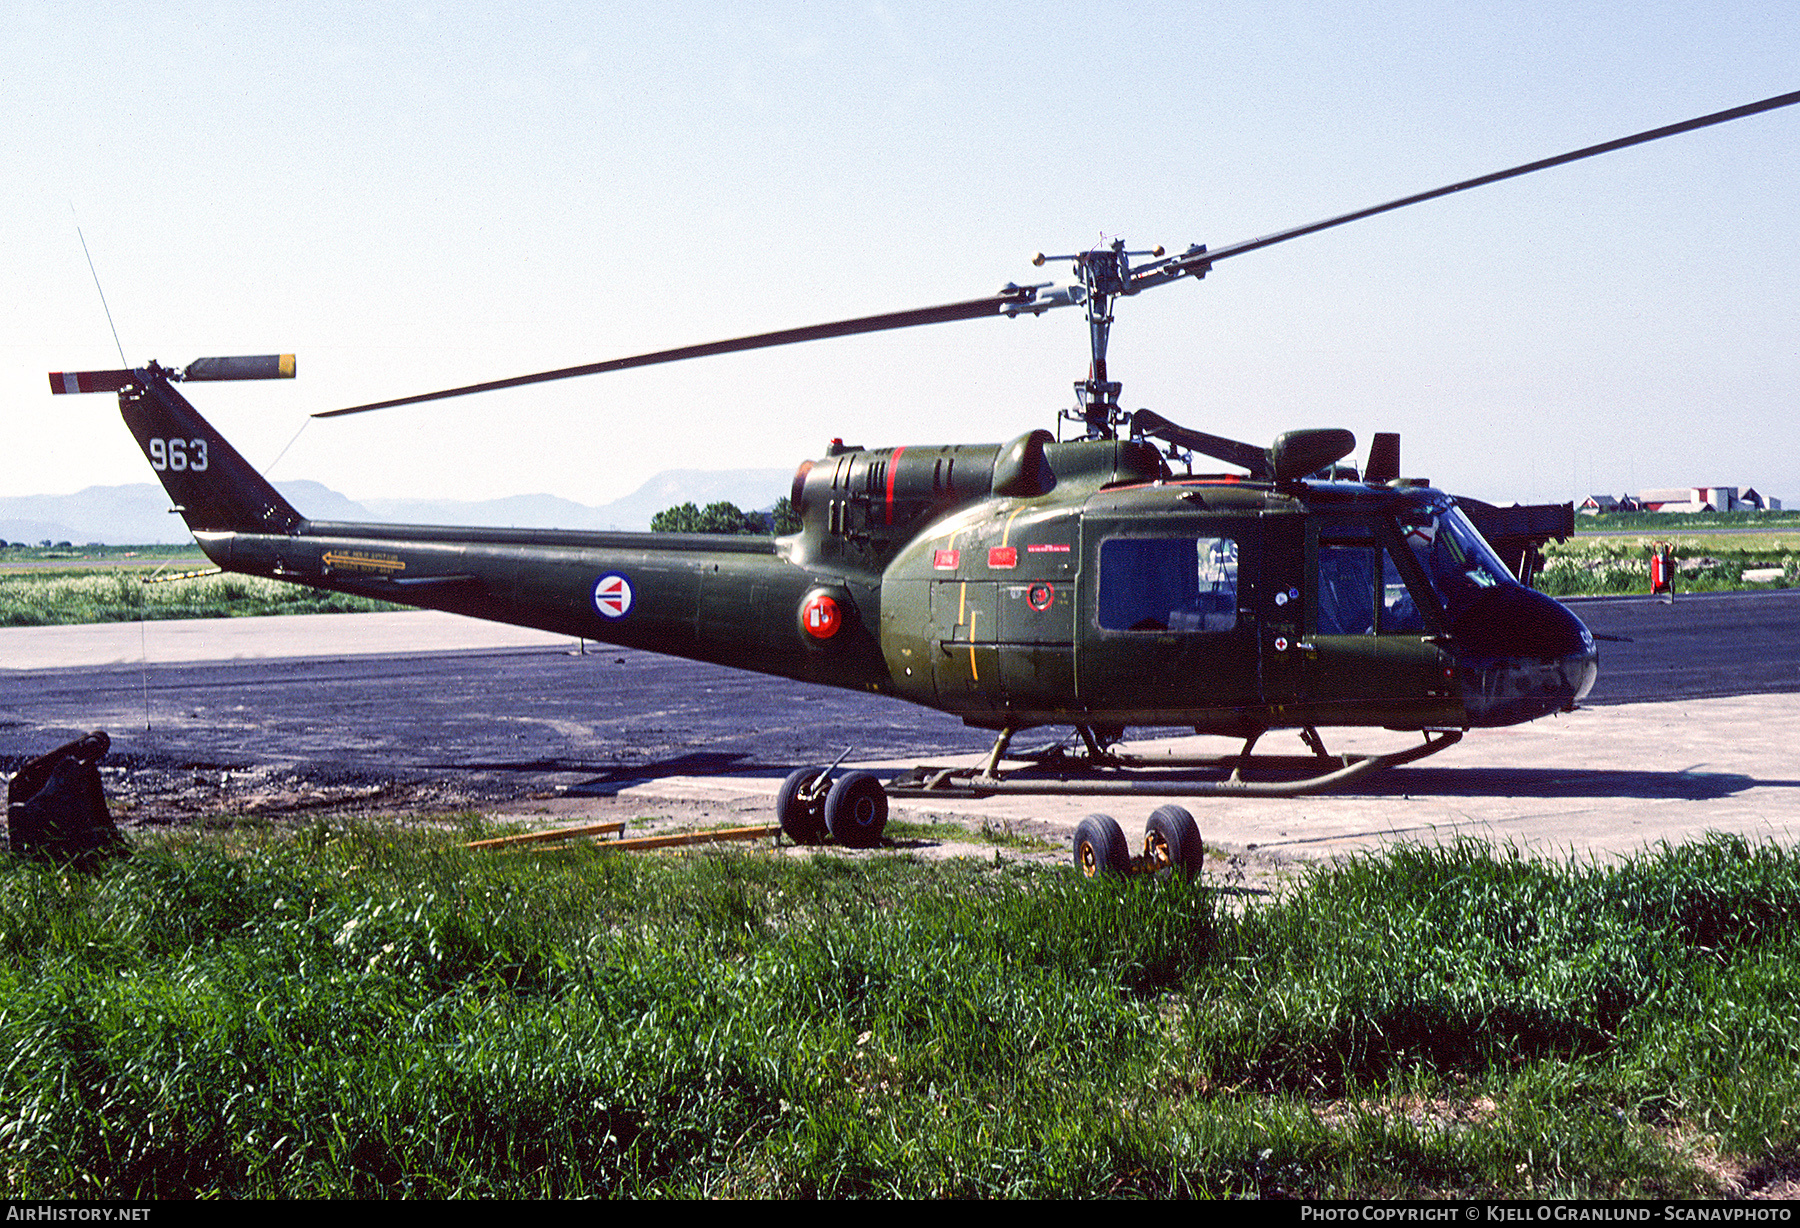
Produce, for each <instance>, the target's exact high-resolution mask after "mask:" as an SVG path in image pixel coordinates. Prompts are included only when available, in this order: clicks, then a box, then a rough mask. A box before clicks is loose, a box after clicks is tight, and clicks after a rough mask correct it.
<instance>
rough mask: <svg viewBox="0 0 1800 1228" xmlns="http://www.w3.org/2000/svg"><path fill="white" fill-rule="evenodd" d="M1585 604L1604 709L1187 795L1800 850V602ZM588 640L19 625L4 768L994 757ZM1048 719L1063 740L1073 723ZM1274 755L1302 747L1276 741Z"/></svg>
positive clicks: (1324, 846)
mask: <svg viewBox="0 0 1800 1228" xmlns="http://www.w3.org/2000/svg"><path fill="white" fill-rule="evenodd" d="M1576 608H1577V611H1578V613H1580V614H1581V616H1582V617H1583V618H1584V619H1585V620H1586V621H1588V623H1589V624H1590V626H1592V627H1593V628H1594V629H1595V631H1596V632H1597V633H1598V634H1601V635H1603V636H1612V637H1613V638H1611V639H1606V640H1603V642H1602V665H1601V670H1602V672H1601V685H1600V687H1599V688H1597V689H1596V692H1595V695H1594V696H1593V697H1592V698H1593V701H1595V704H1594V706H1591V707H1584V708H1583V709H1582V710H1580V711H1578V712H1575V713H1572V714H1569V715H1565V716H1558V717H1552V718H1547V719H1544V720H1540V721H1537V722H1534V723H1531V724H1528V725H1523V726H1516V727H1513V728H1510V729H1500V730H1476V731H1472V732H1471V733H1470V734H1469V735H1468V736H1467V737H1466V738H1465V739H1464V740H1463V742H1462V744H1461V745H1459V746H1456V747H1453V748H1452V749H1450V750H1448V751H1446V752H1444V753H1443V754H1442V755H1440V756H1436V757H1433V758H1431V759H1427V760H1424V761H1422V762H1420V763H1417V764H1414V765H1410V766H1407V767H1403V768H1397V769H1393V770H1390V771H1388V772H1385V773H1380V774H1378V775H1376V776H1374V777H1370V778H1367V779H1365V780H1363V781H1360V782H1357V783H1356V784H1355V785H1354V786H1353V787H1352V788H1350V789H1349V790H1347V791H1344V792H1339V793H1334V794H1330V795H1326V796H1321V797H1309V798H1301V799H1292V800H1261V799H1243V798H1196V799H1193V800H1191V801H1188V802H1186V803H1185V804H1186V805H1187V806H1188V808H1189V809H1190V810H1192V811H1193V813H1194V815H1195V817H1196V819H1197V820H1198V821H1199V823H1200V827H1201V831H1202V834H1203V835H1204V836H1205V838H1206V840H1207V843H1208V845H1209V847H1213V848H1215V849H1222V850H1224V851H1226V852H1228V853H1237V852H1241V853H1244V854H1247V855H1249V856H1252V857H1254V858H1257V859H1270V858H1272V859H1276V860H1284V859H1313V858H1319V857H1328V856H1337V855H1341V854H1345V853H1352V852H1356V851H1361V850H1368V849H1373V848H1377V847H1380V846H1382V845H1385V844H1389V843H1392V842H1395V841H1442V840H1447V839H1455V838H1459V837H1465V836H1467V837H1474V838H1478V839H1482V840H1487V841H1492V842H1497V843H1501V844H1512V845H1516V846H1518V847H1519V848H1521V849H1524V850H1528V851H1530V852H1532V853H1536V854H1547V855H1562V854H1568V853H1575V854H1578V855H1601V856H1604V855H1610V854H1617V853H1624V852H1629V851H1631V850H1633V849H1637V848H1641V847H1643V846H1644V845H1646V844H1655V843H1658V842H1662V841H1667V842H1670V843H1681V842H1684V841H1688V840H1692V839H1696V838H1699V837H1700V836H1702V835H1703V834H1705V833H1707V832H1714V831H1717V832H1730V833H1734V834H1737V835H1741V836H1744V837H1746V838H1750V839H1756V840H1762V839H1771V840H1777V841H1781V842H1783V843H1788V842H1791V841H1793V840H1794V839H1795V837H1796V835H1800V754H1797V753H1796V749H1795V748H1796V746H1797V745H1800V634H1794V633H1793V631H1792V627H1791V624H1793V623H1794V622H1795V620H1796V619H1797V618H1800V597H1796V596H1795V595H1793V594H1785V595H1780V594H1754V595H1745V596H1741V597H1740V596H1738V595H1724V596H1722V597H1720V598H1715V599H1710V600H1709V599H1706V598H1700V597H1685V598H1680V599H1678V600H1677V602H1676V603H1675V605H1674V606H1673V607H1661V606H1659V605H1654V604H1653V603H1649V602H1646V601H1644V600H1643V599H1635V600H1629V599H1628V600H1622V601H1614V602H1610V603H1609V602H1593V603H1582V604H1581V605H1578V606H1577V607H1576ZM578 650H579V645H578V644H577V642H576V641H572V640H568V639H566V638H565V637H560V636H550V635H545V634H543V633H540V632H535V631H526V630H521V629H518V628H511V627H505V626H502V625H499V624H492V623H481V622H475V621H472V620H468V619H461V618H457V617H455V616H451V615H443V614H436V613H431V612H414V611H408V612H403V613H393V614H356V615H306V616H293V617H274V618H247V619H225V620H207V621H192V622H163V623H147V624H143V625H141V626H140V625H139V624H110V625H102V626H83V627H59V628H6V629H0V763H3V764H6V765H16V764H17V763H18V762H20V761H22V760H23V759H24V758H27V757H29V756H30V755H33V754H37V753H41V752H42V751H43V750H46V749H49V748H50V747H52V746H55V745H57V744H58V743H59V742H60V741H64V740H67V738H68V737H72V736H75V735H77V734H79V733H80V732H82V731H84V730H86V729H89V728H95V727H101V728H107V729H108V730H110V731H111V732H112V733H113V736H114V742H115V759H117V760H118V761H119V762H121V763H124V764H127V765H132V766H130V767H129V768H127V769H121V770H128V771H138V770H140V769H141V770H143V771H150V770H152V769H154V770H157V771H161V772H163V773H164V775H165V776H170V777H173V776H181V777H182V778H183V779H184V780H185V779H189V778H191V780H192V781H194V782H199V781H202V780H204V781H206V782H212V781H214V780H216V781H217V782H218V785H219V789H220V793H221V796H223V794H224V790H225V780H226V778H227V777H228V776H233V777H236V776H242V775H244V774H245V773H246V772H251V773H253V772H254V771H255V770H260V769H262V768H265V767H267V766H268V765H271V764H274V765H279V766H280V767H281V768H282V770H284V771H289V772H292V773H295V774H297V775H299V776H306V777H307V778H308V779H314V780H348V779H354V780H357V781H363V782H373V783H369V784H368V786H367V787H370V788H380V787H382V785H381V782H383V781H396V780H398V781H407V782H414V783H417V782H422V781H427V782H437V783H445V782H448V783H449V784H453V785H454V786H455V788H454V789H453V790H452V791H453V792H456V791H458V790H460V791H461V793H460V794H459V796H460V795H467V796H474V797H479V798H486V799H488V800H489V801H491V802H493V803H495V804H499V803H503V802H506V801H508V800H509V799H510V800H512V801H514V802H516V801H518V799H522V798H526V797H537V798H540V799H541V798H544V797H546V796H548V795H550V794H553V793H560V794H561V795H562V798H563V800H562V801H561V802H559V803H558V804H557V806H556V807H555V808H556V810H557V812H558V814H559V815H567V816H568V817H571V818H574V817H579V816H580V815H581V813H582V807H583V804H584V803H583V799H589V800H590V801H591V803H592V807H593V808H594V809H596V810H598V809H608V808H610V812H612V813H617V812H619V811H620V809H621V808H624V809H626V810H631V809H636V810H639V811H645V812H649V811H658V810H668V809H670V808H672V807H680V806H688V807H698V808H700V809H701V810H702V811H704V810H706V808H708V807H713V808H715V809H723V810H727V811H730V812H732V813H743V814H747V815H750V814H761V813H766V810H765V807H766V805H767V802H768V801H772V799H773V796H774V793H775V789H776V788H777V786H778V785H779V782H780V780H781V777H782V776H783V775H784V774H785V773H786V772H787V771H788V770H789V769H790V768H791V767H793V766H797V765H804V764H810V763H823V762H829V761H830V760H831V759H833V758H835V757H836V754H837V752H838V751H840V750H842V749H843V746H844V744H845V743H847V742H848V743H853V744H855V745H856V746H858V747H859V749H858V750H857V751H856V752H855V753H856V757H857V758H858V759H859V760H862V761H863V763H862V764H861V765H866V766H869V767H871V768H873V769H875V770H877V771H880V772H884V773H885V772H888V771H891V770H898V769H900V768H903V767H910V766H912V765H913V764H915V763H919V762H921V761H929V762H933V763H942V764H951V763H970V764H972V763H974V762H976V761H978V760H979V758H980V757H981V750H982V748H983V747H984V746H985V744H986V742H987V735H986V734H984V733H982V732H980V731H976V730H969V729H966V728H964V727H963V726H962V725H961V724H960V722H958V721H956V720H955V719H954V718H951V717H947V716H944V715H943V714H941V713H933V712H929V711H926V710H923V709H918V708H914V707H911V706H909V705H905V704H901V703H898V702H897V701H893V700H884V699H880V698H878V697H871V696H866V695H861V694H857V693H854V692H846V691H835V690H830V689H828V688H820V687H809V686H806V685H804V684H799V683H792V682H787V681H785V680H782V679H774V678H765V677H761V676H759V675H752V674H744V673H741V672H734V671H729V670H723V669H718V668H715V667H710V666H702V665H695V664H692V663H688V662H681V661H676V660H672V659H669V658H663V657H656V656H653V655H652V654H648V653H638V652H631V651H629V650H621V649H616V648H610V647H606V646H594V645H591V644H590V645H588V655H587V656H578V655H572V654H573V653H575V652H577V651H578ZM1609 684H1610V686H1611V689H1610V692H1609ZM1645 695H1660V696H1664V697H1663V698H1659V699H1656V700H1654V701H1650V702H1643V701H1641V699H1642V697H1643V696H1645ZM1634 699H1638V700H1640V701H1639V702H1633V700H1634ZM1608 701H1610V702H1608ZM146 715H148V717H149V723H150V728H149V729H148V730H145V729H144V724H145V718H146ZM1041 732H1042V734H1043V735H1044V736H1043V737H1042V738H1040V739H1037V740H1039V741H1047V740H1050V739H1051V737H1053V736H1054V734H1055V732H1060V731H1048V730H1046V731H1041ZM1160 732H1163V733H1172V732H1175V731H1160ZM1325 736H1326V740H1327V743H1328V745H1329V746H1330V748H1331V749H1332V750H1333V751H1334V752H1338V751H1380V750H1391V749H1396V748H1398V747H1400V746H1403V745H1406V744H1409V743H1410V741H1411V740H1412V739H1413V737H1414V736H1415V735H1405V734H1395V733H1387V732H1383V731H1378V730H1376V731H1362V730H1327V731H1325ZM1032 742H1033V738H1032V735H1031V734H1022V735H1021V736H1020V738H1019V740H1018V743H1019V745H1021V746H1023V745H1029V744H1031V743H1032ZM1159 744H1161V743H1159ZM1187 744H1191V745H1192V748H1193V749H1194V750H1195V751H1197V752H1201V753H1219V752H1221V751H1227V750H1230V749H1234V748H1233V747H1229V746H1226V745H1225V744H1223V743H1221V742H1219V741H1218V740H1213V739H1185V740H1184V742H1183V745H1184V748H1185V746H1186V745H1187ZM1259 749H1262V750H1265V751H1273V752H1279V753H1299V752H1300V749H1301V748H1300V746H1299V744H1298V741H1297V740H1296V739H1293V738H1292V737H1291V735H1286V734H1272V735H1270V736H1269V737H1268V738H1266V739H1264V743H1263V745H1262V746H1261V747H1260V748H1259ZM208 787H210V784H209V786H208ZM1164 800H1166V799H1160V798H1159V799H1148V798H1145V799H1123V801H1121V799H1116V798H1108V799H1104V800H1102V799H1082V798H1058V797H1031V796H1023V797H1021V796H1007V797H996V798H989V799H983V800H973V801H960V800H955V799H933V801H932V803H931V804H930V806H928V807H926V806H920V805H919V804H917V803H912V802H905V803H902V802H896V803H895V804H894V812H895V814H896V816H897V817H900V818H906V817H916V816H919V815H921V814H926V813H930V814H937V815H945V816H956V817H958V818H960V819H963V820H965V821H967V822H970V823H973V824H975V825H979V824H980V823H982V822H984V821H985V822H989V823H995V824H1000V825H1004V826H1009V827H1013V828H1015V829H1016V830H1020V831H1027V832H1035V833H1038V834H1041V835H1043V836H1045V837H1048V838H1050V839H1052V840H1061V841H1063V842H1065V843H1066V841H1067V839H1068V837H1069V835H1070V833H1072V832H1073V829H1074V827H1075V824H1076V823H1077V822H1078V821H1079V820H1080V818H1081V817H1082V815H1084V814H1086V813H1089V812H1090V811H1094V810H1101V811H1107V812H1109V813H1112V814H1113V815H1114V816H1115V817H1116V818H1118V819H1119V820H1120V822H1121V824H1122V826H1124V828H1125V829H1126V832H1127V835H1128V837H1131V838H1133V839H1135V838H1136V837H1137V834H1138V833H1139V832H1141V830H1142V825H1143V821H1144V818H1145V816H1146V815H1148V813H1149V811H1150V810H1151V809H1153V808H1154V807H1155V806H1156V805H1158V804H1160V803H1161V802H1162V801H1164ZM746 821H752V820H750V819H747V820H746Z"/></svg>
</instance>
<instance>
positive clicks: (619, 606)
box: [594, 571, 631, 619]
mask: <svg viewBox="0 0 1800 1228" xmlns="http://www.w3.org/2000/svg"><path fill="white" fill-rule="evenodd" d="M594 612H595V613H597V614H599V615H600V617H601V618H606V619H618V618H624V617H625V616H626V615H627V614H629V613H631V581H630V580H627V579H626V578H625V577H624V576H622V575H620V574H619V573H618V572H616V571H609V572H607V573H606V574H605V575H603V576H601V577H600V578H599V579H598V580H596V581H595V582H594Z"/></svg>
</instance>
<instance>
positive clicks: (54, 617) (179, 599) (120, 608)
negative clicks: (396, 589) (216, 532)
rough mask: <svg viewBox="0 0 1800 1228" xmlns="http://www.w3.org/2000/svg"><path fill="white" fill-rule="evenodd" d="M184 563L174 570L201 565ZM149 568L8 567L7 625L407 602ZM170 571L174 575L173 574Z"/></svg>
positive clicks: (338, 609)
mask: <svg viewBox="0 0 1800 1228" xmlns="http://www.w3.org/2000/svg"><path fill="white" fill-rule="evenodd" d="M206 566H207V564H206V563H205V562H204V561H202V562H201V563H199V564H196V565H195V566H193V567H192V568H187V567H184V565H182V564H176V565H174V566H173V567H171V568H170V569H169V570H170V572H174V573H178V572H180V571H182V570H200V569H201V568H204V567H206ZM149 574H151V569H149V568H141V567H120V568H96V567H89V568H82V569H79V570H76V569H70V570H61V569H53V568H31V569H23V570H18V571H0V627H42V626H53V625H62V624H67V623H104V622H136V621H137V620H139V619H168V618H232V617H239V616H244V615H252V614H346V613H356V612H361V611H366V610H398V609H402V608H404V607H402V606H397V605H391V604H389V603H388V602H385V601H373V600H370V599H369V598H366V597H354V596H351V595H349V594H347V593H333V592H326V591H323V590H319V589H310V588H303V587H301V586H299V585H295V584H283V583H282V582H281V581H279V580H265V579H263V578H262V577H260V576H241V575H216V574H215V575H207V576H201V577H198V578H195V579H188V580H170V581H166V582H158V583H155V584H146V583H144V578H145V577H146V576H148V575H149ZM165 574H169V573H165Z"/></svg>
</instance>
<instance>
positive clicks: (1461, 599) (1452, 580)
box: [1397, 503, 1516, 618]
mask: <svg viewBox="0 0 1800 1228" xmlns="http://www.w3.org/2000/svg"><path fill="white" fill-rule="evenodd" d="M1397 519H1398V521H1399V524H1400V534H1401V536H1402V537H1404V538H1405V539H1406V544H1407V545H1408V546H1410V547H1411V548H1412V552H1413V555H1414V557H1416V558H1417V559H1418V560H1419V564H1420V566H1422V567H1423V568H1424V569H1425V574H1426V575H1427V576H1428V577H1430V579H1431V587H1432V588H1433V589H1434V590H1436V592H1437V595H1438V600H1439V601H1441V602H1443V603H1444V607H1445V608H1446V609H1447V610H1448V611H1449V612H1450V616H1451V618H1455V617H1456V616H1457V615H1458V614H1460V613H1462V611H1463V610H1464V609H1465V608H1467V606H1468V604H1469V602H1470V601H1472V600H1474V598H1475V595H1476V594H1477V593H1479V592H1481V591H1482V590H1483V589H1488V588H1493V587H1494V586H1495V585H1498V584H1513V583H1516V581H1515V580H1514V579H1513V578H1512V574H1511V573H1510V572H1508V571H1507V569H1506V564H1504V563H1502V562H1501V561H1500V559H1499V556H1498V555H1496V554H1495V553H1494V548H1493V547H1492V546H1490V545H1488V544H1487V541H1486V540H1485V539H1484V538H1483V537H1482V536H1481V534H1480V533H1479V532H1477V531H1476V529H1475V526H1474V525H1472V524H1470V523H1469V521H1468V518H1467V517H1466V516H1464V515H1463V514H1462V512H1460V511H1458V510H1457V509H1456V507H1455V506H1454V505H1452V504H1449V503H1437V504H1431V505H1429V506H1424V507H1413V508H1407V509H1405V510H1403V511H1401V512H1400V513H1399V514H1398V517H1397Z"/></svg>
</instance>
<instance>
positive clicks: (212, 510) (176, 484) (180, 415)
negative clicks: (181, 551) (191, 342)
mask: <svg viewBox="0 0 1800 1228" xmlns="http://www.w3.org/2000/svg"><path fill="white" fill-rule="evenodd" d="M132 374H133V376H134V377H135V378H134V379H133V380H132V382H131V383H130V385H129V386H127V387H124V388H121V389H119V413H120V414H122V415H123V416H124V418H125V425H126V426H127V427H129V428H130V429H131V433H132V435H133V436H135V437H136V439H137V441H138V446H139V447H140V448H142V449H143V450H144V455H145V457H147V458H148V459H149V461H150V467H151V468H152V469H154V470H156V476H157V477H159V478H161V479H162V484H163V489H165V490H167V491H168V492H169V498H171V499H173V500H174V501H175V510H176V511H178V512H180V513H181V517H182V519H183V520H185V521H187V525H188V528H190V529H193V530H194V531H195V532H201V531H205V530H222V531H227V532H232V531H235V532H239V533H282V534H291V533H298V532H300V531H301V529H302V528H303V527H304V526H305V524H306V519H305V517H303V516H301V515H300V513H299V512H297V511H295V510H294V508H293V505H292V504H290V503H289V502H288V501H287V500H286V499H283V498H282V497H281V495H280V494H279V493H278V492H277V491H276V489H275V488H274V487H273V486H271V485H269V483H268V482H267V481H266V480H265V479H264V478H263V476H262V474H260V473H258V472H257V471H256V470H255V469H254V468H253V467H252V466H251V464H250V462H249V461H247V460H245V459H244V458H243V456H242V455H241V454H240V453H239V452H238V450H237V449H236V448H234V447H232V446H231V445H230V444H228V443H226V442H225V439H224V437H223V436H222V435H220V434H219V432H218V431H216V430H214V429H213V426H212V423H210V422H208V421H207V420H206V419H205V418H202V417H201V416H200V413H199V411H198V410H196V409H195V408H194V407H193V406H192V405H190V404H188V401H187V398H186V397H184V396H182V395H181V394H180V393H179V392H177V391H175V389H174V387H173V386H172V385H171V384H170V383H169V380H168V376H167V375H166V373H164V372H163V371H162V370H161V369H160V368H158V367H156V366H154V365H153V366H151V367H148V368H145V369H142V370H138V371H135V372H133V373H132Z"/></svg>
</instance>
